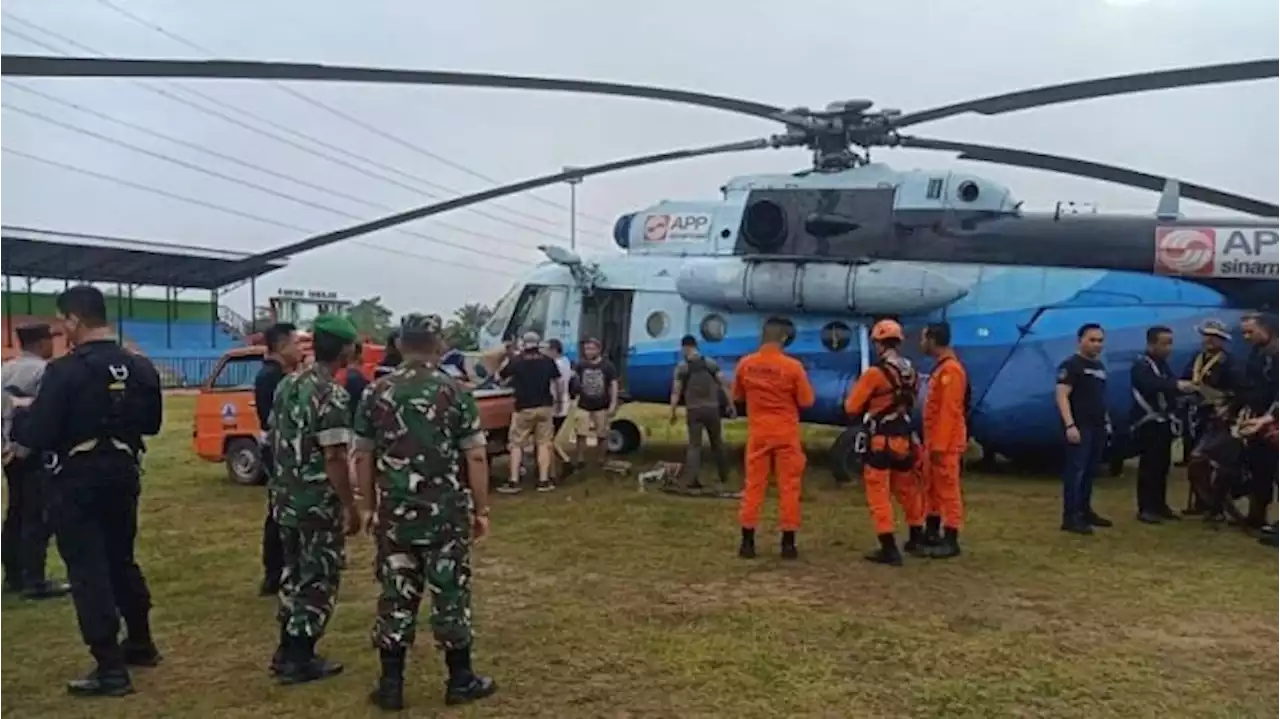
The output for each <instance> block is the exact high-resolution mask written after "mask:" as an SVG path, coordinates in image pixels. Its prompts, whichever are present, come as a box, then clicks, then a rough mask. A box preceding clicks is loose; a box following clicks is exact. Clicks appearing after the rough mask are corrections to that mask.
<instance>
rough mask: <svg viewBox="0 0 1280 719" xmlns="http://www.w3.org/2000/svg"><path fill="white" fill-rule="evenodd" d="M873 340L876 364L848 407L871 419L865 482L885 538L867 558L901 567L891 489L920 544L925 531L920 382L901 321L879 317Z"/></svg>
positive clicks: (869, 503)
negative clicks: (914, 418) (914, 423)
mask: <svg viewBox="0 0 1280 719" xmlns="http://www.w3.org/2000/svg"><path fill="white" fill-rule="evenodd" d="M871 340H872V342H874V343H875V348H876V356H877V360H876V363H875V364H874V365H872V366H871V367H868V368H867V371H866V372H863V373H862V376H861V377H859V378H858V383H857V384H855V385H854V386H853V390H852V391H851V392H850V393H849V397H848V399H846V400H845V403H844V410H845V412H847V413H848V414H849V416H851V417H855V418H865V419H866V427H867V451H866V455H865V457H864V460H863V469H862V481H863V484H864V485H865V486H866V491H867V506H868V508H869V509H870V510H871V521H872V523H873V524H874V525H875V529H876V537H877V538H878V539H879V540H880V547H879V548H878V549H876V550H874V551H872V552H869V553H867V555H866V559H867V560H868V561H871V562H878V563H880V564H889V565H892V566H895V567H900V566H902V552H900V551H899V550H898V543H897V541H896V540H895V539H894V536H893V504H892V503H891V502H890V500H889V496H890V491H891V490H892V493H893V494H894V495H896V496H897V498H898V504H899V505H901V506H902V511H903V514H905V515H906V518H907V526H908V527H909V528H910V532H911V537H912V538H913V539H915V540H916V544H917V545H918V544H919V541H920V539H921V538H922V537H923V534H924V528H923V524H924V498H923V497H922V496H921V493H920V487H919V485H918V484H917V483H916V471H915V469H916V451H917V448H916V442H915V438H914V437H913V436H912V431H911V408H912V407H913V406H914V405H915V398H916V388H917V386H918V384H919V382H918V375H917V374H916V370H915V368H914V367H912V366H911V362H909V361H908V360H907V359H906V358H905V357H903V356H902V355H901V354H899V352H898V350H899V348H900V347H901V346H902V341H903V334H902V325H900V324H898V323H897V322H895V321H893V320H880V321H879V322H877V323H875V325H874V326H873V327H872V328H871Z"/></svg>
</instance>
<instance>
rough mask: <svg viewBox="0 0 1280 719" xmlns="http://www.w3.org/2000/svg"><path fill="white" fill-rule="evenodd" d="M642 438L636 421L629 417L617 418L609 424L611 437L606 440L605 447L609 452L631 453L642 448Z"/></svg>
mask: <svg viewBox="0 0 1280 719" xmlns="http://www.w3.org/2000/svg"><path fill="white" fill-rule="evenodd" d="M642 440H643V436H642V435H641V434H640V428H639V427H638V426H636V423H635V422H632V421H631V420H629V419H615V420H613V422H612V423H611V424H610V425H609V438H608V439H607V440H606V441H605V448H606V449H608V451H609V454H631V453H632V452H634V451H636V450H637V449H640V442H641V441H642Z"/></svg>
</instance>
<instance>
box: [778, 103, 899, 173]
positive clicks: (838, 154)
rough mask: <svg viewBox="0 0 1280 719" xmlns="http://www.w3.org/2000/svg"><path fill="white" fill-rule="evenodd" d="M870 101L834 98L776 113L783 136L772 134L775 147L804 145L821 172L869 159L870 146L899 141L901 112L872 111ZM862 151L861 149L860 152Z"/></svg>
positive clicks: (843, 168) (887, 109) (855, 165)
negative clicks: (897, 124)
mask: <svg viewBox="0 0 1280 719" xmlns="http://www.w3.org/2000/svg"><path fill="white" fill-rule="evenodd" d="M874 105H875V103H873V102H872V101H871V100H863V99H854V100H837V101H835V102H831V103H828V104H827V107H826V109H825V110H810V109H809V108H807V107H797V108H794V109H791V110H787V111H786V112H784V113H782V115H781V116H779V118H778V119H779V120H780V121H782V122H783V123H785V124H786V126H787V132H786V134H784V135H774V136H773V137H772V138H771V143H772V144H773V145H774V146H775V147H807V148H809V149H810V150H813V153H814V168H815V169H817V170H822V171H838V170H847V169H851V168H854V167H860V166H862V165H864V164H866V163H867V162H869V161H870V154H869V153H868V152H867V150H868V148H871V147H892V146H894V145H897V144H898V136H897V133H896V131H895V129H894V122H895V121H896V120H897V118H899V117H901V116H902V111H901V110H897V109H891V108H885V109H881V110H875V111H872V109H871V108H872V107H873V106H874ZM859 150H861V152H859Z"/></svg>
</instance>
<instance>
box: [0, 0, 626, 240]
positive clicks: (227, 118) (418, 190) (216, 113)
mask: <svg viewBox="0 0 1280 719" xmlns="http://www.w3.org/2000/svg"><path fill="white" fill-rule="evenodd" d="M0 16H4V17H6V18H9V19H10V20H12V21H14V22H17V23H19V24H22V25H25V26H27V27H29V28H32V29H34V30H36V31H38V32H41V33H44V34H46V35H48V36H50V37H53V38H56V39H57V40H59V41H61V42H63V43H65V44H67V45H69V46H71V47H74V48H78V49H81V50H83V51H85V52H88V53H91V54H94V55H98V56H103V55H104V53H102V52H101V51H99V50H96V49H94V48H92V47H89V46H88V45H85V44H84V43H80V42H77V41H75V40H72V39H71V38H69V37H67V36H65V35H62V34H60V33H57V32H55V31H53V30H50V29H48V28H45V27H42V26H41V25H38V24H36V23H33V22H31V21H29V20H26V19H23V18H20V17H17V16H16V15H13V14H12V13H10V12H8V11H0ZM0 31H2V32H5V33H9V34H11V35H14V36H15V37H18V38H20V39H22V40H24V41H26V42H30V43H33V44H35V45H37V46H39V47H43V48H45V49H47V50H49V51H51V52H53V53H56V54H58V55H66V54H67V53H66V52H65V51H63V50H61V49H59V48H57V47H54V46H51V45H49V44H48V43H46V42H43V41H40V40H37V39H35V38H32V37H30V36H29V35H26V34H24V33H21V32H18V31H16V30H14V29H12V28H10V27H4V28H0ZM131 82H132V84H134V85H137V86H138V87H141V88H143V89H145V90H147V91H148V92H153V93H156V94H158V95H160V96H162V97H165V98H167V99H169V100H172V101H174V102H177V103H180V104H182V105H186V106H188V107H191V108H193V109H195V110H198V111H200V112H202V113H205V114H207V115H211V116H213V117H217V118H218V119H220V120H223V121H224V122H227V123H230V124H233V125H236V126H238V127H241V128H243V129H245V130H248V131H250V132H253V133H255V134H258V135H262V136H263V137H266V138H268V139H271V140H273V141H275V142H279V143H282V144H285V145H288V146H290V147H293V148H294V149H297V150H299V151H301V152H305V153H308V154H311V155H314V156H316V157H320V158H322V159H324V160H328V161H329V162H332V163H334V164H336V165H340V166H342V167H345V168H348V169H350V170H353V171H355V172H359V173H361V174H362V175H365V176H367V177H370V178H373V179H375V180H380V181H383V182H387V183H390V184H393V185H396V186H398V187H401V188H403V189H405V190H407V191H409V192H412V193H414V194H415V195H426V196H428V197H431V198H439V197H440V195H438V194H436V193H434V192H431V191H429V190H424V189H422V187H421V186H414V185H410V184H407V183H405V182H402V181H400V180H397V179H395V178H394V177H389V176H387V175H385V174H381V173H378V172H374V171H372V170H369V169H367V168H364V167H361V166H360V165H357V164H355V163H353V162H350V161H347V160H344V159H342V158H340V157H335V156H333V155H332V154H329V153H327V152H322V151H320V150H317V149H315V148H313V147H308V146H307V145H304V144H302V143H300V142H297V141H295V140H291V139H289V138H287V137H283V136H281V135H279V134H277V133H274V132H271V131H268V130H264V129H262V128H260V127H256V126H254V125H251V124H249V123H247V122H245V121H244V120H241V119H239V118H236V117H233V116H231V115H229V114H227V113H226V112H222V111H220V110H218V109H214V108H210V107H205V106H203V105H201V104H199V103H197V102H194V101H192V100H191V99H190V98H187V97H182V96H180V95H176V94H174V93H173V92H170V91H168V90H165V89H164V88H160V87H154V86H152V85H149V84H147V83H145V82H142V81H138V80H133V81H131ZM171 87H172V89H173V90H178V91H181V92H182V93H184V94H187V95H193V96H195V97H198V98H200V99H201V100H203V101H205V102H209V103H211V104H213V105H216V106H218V107H221V108H224V109H228V110H234V111H235V112H238V113H240V114H242V115H245V116H246V117H250V118H253V119H254V120H256V121H258V122H261V123H263V124H264V125H268V126H270V127H273V128H276V129H279V130H281V131H283V132H286V133H288V134H290V135H294V136H297V137H301V138H303V139H304V140H308V141H310V142H312V143H314V144H316V145H319V146H321V147H325V148H328V149H331V150H333V151H335V152H338V153H341V154H343V155H347V156H349V157H353V158H355V159H356V160H359V161H363V162H366V163H368V164H371V165H374V166H375V167H379V168H381V169H384V170H386V171H388V172H392V173H396V174H399V175H402V176H404V177H407V178H409V179H411V180H415V181H417V182H418V183H420V185H427V186H435V187H443V186H440V185H437V184H436V183H433V182H431V181H429V180H425V179H423V178H420V177H417V176H415V175H411V174H409V173H406V172H403V171H400V170H397V169H396V168H394V167H391V166H390V165H386V164H384V163H381V162H378V161H376V160H372V159H370V158H367V157H364V156H362V155H359V154H357V153H354V152H351V151H350V150H347V149H345V148H342V147H339V146H337V145H333V144H332V143H328V142H326V141H324V140H320V139H318V138H316V137H313V136H311V135H308V134H306V133H303V132H299V131H297V130H294V129H293V128H290V127H287V126H285V125H282V124H280V123H277V122H275V121H273V120H270V119H268V118H265V117H262V116H261V115H258V114H256V113H254V112H251V111H249V110H245V109H244V108H241V107H237V106H235V105H232V104H230V103H227V102H223V101H222V100H220V99H218V98H216V97H213V96H210V95H208V94H206V93H203V92H201V91H199V90H195V89H192V88H188V87H183V86H180V85H176V84H175V85H171ZM444 189H446V190H448V191H450V192H456V190H452V189H451V188H444ZM495 207H496V208H497V209H503V210H506V211H508V212H511V213H513V214H520V215H522V216H527V217H530V218H532V219H535V220H538V221H540V222H550V221H549V220H546V219H545V218H541V217H538V216H536V215H527V214H525V213H521V212H519V211H517V210H513V209H511V208H508V207H502V206H495ZM467 211H469V212H474V213H475V214H477V215H480V216H482V217H486V218H489V219H491V220H494V221H496V222H501V223H504V224H507V225H510V226H512V227H516V228H518V229H521V230H525V231H528V232H533V233H536V234H539V235H543V236H546V237H550V238H552V239H556V240H561V241H563V240H564V239H565V238H564V237H562V236H561V235H559V234H557V233H553V232H548V231H546V230H542V229H539V228H536V227H531V226H529V225H525V224H522V223H520V222H516V221H514V220H511V219H509V218H506V217H502V216H499V215H494V214H491V213H489V212H486V211H485V210H482V209H480V208H467ZM597 246H608V245H597Z"/></svg>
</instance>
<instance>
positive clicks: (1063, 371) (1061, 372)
mask: <svg viewBox="0 0 1280 719" xmlns="http://www.w3.org/2000/svg"><path fill="white" fill-rule="evenodd" d="M1068 374H1070V373H1069V372H1067V368H1066V367H1059V368H1058V381H1059V382H1061V381H1062V380H1064V379H1066V378H1067V375H1068Z"/></svg>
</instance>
